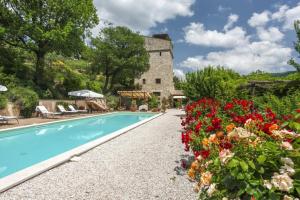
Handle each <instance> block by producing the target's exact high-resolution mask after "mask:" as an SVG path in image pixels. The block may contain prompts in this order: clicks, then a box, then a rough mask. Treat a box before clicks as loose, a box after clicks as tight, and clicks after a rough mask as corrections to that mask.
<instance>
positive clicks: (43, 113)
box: [35, 106, 62, 118]
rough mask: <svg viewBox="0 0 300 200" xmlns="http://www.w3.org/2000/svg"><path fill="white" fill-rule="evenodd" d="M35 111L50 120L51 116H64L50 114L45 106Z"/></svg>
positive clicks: (54, 113)
mask: <svg viewBox="0 0 300 200" xmlns="http://www.w3.org/2000/svg"><path fill="white" fill-rule="evenodd" d="M35 110H36V111H37V112H39V113H41V115H42V117H46V118H48V117H49V116H55V115H61V114H62V113H61V112H49V111H48V110H47V108H46V107H45V106H37V107H36V109H35Z"/></svg>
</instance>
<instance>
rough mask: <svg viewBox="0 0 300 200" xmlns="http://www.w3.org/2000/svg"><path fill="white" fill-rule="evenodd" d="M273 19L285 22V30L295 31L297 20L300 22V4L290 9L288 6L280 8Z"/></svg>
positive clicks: (273, 15)
mask: <svg viewBox="0 0 300 200" xmlns="http://www.w3.org/2000/svg"><path fill="white" fill-rule="evenodd" d="M272 19H274V20H277V21H280V22H283V29H285V30H289V29H293V24H294V21H295V20H300V3H298V5H297V6H295V7H293V8H290V7H289V6H287V5H282V6H280V7H279V9H278V11H277V12H275V13H273V14H272Z"/></svg>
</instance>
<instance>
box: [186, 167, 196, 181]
mask: <svg viewBox="0 0 300 200" xmlns="http://www.w3.org/2000/svg"><path fill="white" fill-rule="evenodd" d="M188 176H189V177H190V178H191V179H195V176H196V173H195V170H193V169H189V171H188Z"/></svg>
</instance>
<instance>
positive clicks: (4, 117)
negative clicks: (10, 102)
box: [0, 115, 19, 124]
mask: <svg viewBox="0 0 300 200" xmlns="http://www.w3.org/2000/svg"><path fill="white" fill-rule="evenodd" d="M9 120H16V121H17V122H18V124H19V120H18V118H17V117H16V116H3V115H0V121H1V122H6V123H8V121H9Z"/></svg>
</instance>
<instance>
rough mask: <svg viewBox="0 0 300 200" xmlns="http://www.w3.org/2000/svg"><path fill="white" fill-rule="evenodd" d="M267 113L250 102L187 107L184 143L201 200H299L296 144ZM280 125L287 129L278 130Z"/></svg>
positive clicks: (299, 160)
mask: <svg viewBox="0 0 300 200" xmlns="http://www.w3.org/2000/svg"><path fill="white" fill-rule="evenodd" d="M288 119H289V118H288V117H287V119H282V118H281V117H278V116H277V115H276V114H275V113H274V112H273V111H272V110H271V109H266V110H265V111H264V112H259V111H258V110H257V109H256V108H255V106H254V105H253V102H252V101H247V100H238V99H234V100H232V101H231V102H227V103H226V104H225V105H222V104H221V103H220V102H218V101H215V100H212V99H201V100H199V101H197V102H193V103H191V104H189V105H187V106H186V116H185V117H184V118H183V119H182V126H183V128H184V132H183V133H182V142H183V144H184V145H185V150H186V151H192V152H193V154H194V157H195V160H194V162H193V163H192V164H191V166H190V169H189V171H188V176H189V177H190V178H191V179H192V180H194V181H196V182H197V183H196V185H195V190H196V191H197V192H199V195H200V199H251V200H253V199H285V200H288V199H295V198H296V197H298V196H299V195H300V167H299V166H300V151H299V150H300V140H299V134H297V132H294V131H292V130H291V129H290V127H289V126H288V124H286V123H283V121H285V120H288ZM282 126H284V127H285V128H282Z"/></svg>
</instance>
